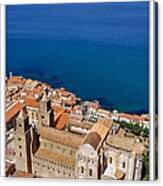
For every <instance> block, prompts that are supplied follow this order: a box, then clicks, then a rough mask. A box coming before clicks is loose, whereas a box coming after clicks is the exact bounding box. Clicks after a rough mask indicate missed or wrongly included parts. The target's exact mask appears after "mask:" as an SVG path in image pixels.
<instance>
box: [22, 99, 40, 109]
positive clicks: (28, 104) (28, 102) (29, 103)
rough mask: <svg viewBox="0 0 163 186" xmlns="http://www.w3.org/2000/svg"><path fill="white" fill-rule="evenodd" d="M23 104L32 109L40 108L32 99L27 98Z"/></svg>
mask: <svg viewBox="0 0 163 186" xmlns="http://www.w3.org/2000/svg"><path fill="white" fill-rule="evenodd" d="M25 103H26V105H27V106H29V107H34V108H39V107H40V104H39V102H38V101H36V100H35V99H34V98H27V99H26V100H25Z"/></svg>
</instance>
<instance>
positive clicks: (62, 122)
mask: <svg viewBox="0 0 163 186" xmlns="http://www.w3.org/2000/svg"><path fill="white" fill-rule="evenodd" d="M68 121H69V114H67V113H62V114H61V116H60V117H59V118H58V120H57V121H56V125H55V128H56V129H59V130H62V129H64V128H65V126H66V124H67V123H68Z"/></svg>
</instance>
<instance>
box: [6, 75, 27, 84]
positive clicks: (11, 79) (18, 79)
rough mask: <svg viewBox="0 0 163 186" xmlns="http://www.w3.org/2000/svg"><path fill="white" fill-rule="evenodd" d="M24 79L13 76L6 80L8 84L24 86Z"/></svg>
mask: <svg viewBox="0 0 163 186" xmlns="http://www.w3.org/2000/svg"><path fill="white" fill-rule="evenodd" d="M25 81H26V80H25V79H23V78H22V77H20V76H13V77H11V78H10V79H8V83H18V84H24V83H25Z"/></svg>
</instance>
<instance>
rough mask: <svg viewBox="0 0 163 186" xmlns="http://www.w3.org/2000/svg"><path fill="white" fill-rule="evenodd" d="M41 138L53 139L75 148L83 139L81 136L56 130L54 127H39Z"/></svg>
mask: <svg viewBox="0 0 163 186" xmlns="http://www.w3.org/2000/svg"><path fill="white" fill-rule="evenodd" d="M40 135H41V138H44V139H47V140H50V141H54V142H56V143H59V144H62V145H65V146H69V147H72V148H75V149H78V148H79V145H80V144H81V142H82V140H83V136H79V135H76V134H72V133H70V132H66V131H61V130H57V129H54V128H48V127H41V128H40Z"/></svg>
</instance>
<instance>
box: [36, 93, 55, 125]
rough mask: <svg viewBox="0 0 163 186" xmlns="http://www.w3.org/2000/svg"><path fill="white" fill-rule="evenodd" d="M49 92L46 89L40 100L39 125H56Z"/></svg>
mask: <svg viewBox="0 0 163 186" xmlns="http://www.w3.org/2000/svg"><path fill="white" fill-rule="evenodd" d="M47 94H48V92H47V91H44V92H43V95H42V97H41V100H40V109H39V111H38V120H39V127H51V126H53V125H54V115H53V111H52V109H51V104H50V103H51V102H50V99H49V98H48V95H47Z"/></svg>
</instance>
